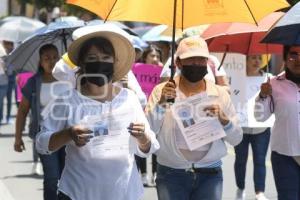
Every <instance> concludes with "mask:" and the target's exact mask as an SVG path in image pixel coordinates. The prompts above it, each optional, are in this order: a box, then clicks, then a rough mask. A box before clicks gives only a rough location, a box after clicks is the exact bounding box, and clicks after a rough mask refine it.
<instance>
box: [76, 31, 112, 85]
mask: <svg viewBox="0 0 300 200" xmlns="http://www.w3.org/2000/svg"><path fill="white" fill-rule="evenodd" d="M92 46H95V47H96V48H97V49H98V50H99V51H102V52H103V53H105V54H109V55H113V57H115V50H114V47H113V45H112V43H111V42H110V41H109V40H108V39H106V38H103V37H95V38H91V39H88V40H87V41H85V42H84V43H83V44H82V46H81V47H79V48H80V50H79V54H78V70H77V72H76V75H77V77H78V76H80V75H82V74H83V73H84V72H83V60H84V59H85V56H86V53H87V52H88V50H89V49H90V48H91V47H92ZM85 82H86V79H85V78H82V79H81V82H80V84H81V85H83V84H84V83H85Z"/></svg>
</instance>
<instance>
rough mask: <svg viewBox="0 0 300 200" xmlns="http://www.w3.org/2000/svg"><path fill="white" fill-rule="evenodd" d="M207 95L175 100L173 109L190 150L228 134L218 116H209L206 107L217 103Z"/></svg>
mask: <svg viewBox="0 0 300 200" xmlns="http://www.w3.org/2000/svg"><path fill="white" fill-rule="evenodd" d="M215 103H216V102H213V101H211V100H210V99H209V97H207V96H206V95H202V94H199V95H194V96H192V97H189V98H186V99H185V100H183V101H178V102H175V103H174V104H173V105H172V107H171V111H172V114H173V116H174V118H175V120H176V122H177V124H178V127H179V129H180V131H181V134H182V135H183V137H184V139H185V141H186V143H187V146H188V148H189V150H191V151H193V150H195V149H198V148H199V147H201V146H203V145H206V144H208V143H211V142H213V141H215V140H218V139H220V138H223V137H225V136H226V134H225V131H224V130H223V126H222V125H221V123H220V122H219V120H218V118H217V117H208V116H207V115H206V112H204V111H203V110H204V108H205V107H207V106H209V105H212V104H215Z"/></svg>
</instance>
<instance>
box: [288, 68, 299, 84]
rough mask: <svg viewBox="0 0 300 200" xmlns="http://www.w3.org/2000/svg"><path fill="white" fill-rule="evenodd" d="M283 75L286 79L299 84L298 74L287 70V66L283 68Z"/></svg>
mask: <svg viewBox="0 0 300 200" xmlns="http://www.w3.org/2000/svg"><path fill="white" fill-rule="evenodd" d="M285 77H286V79H288V80H290V81H292V82H294V83H296V84H299V83H300V76H298V75H296V74H294V73H293V72H291V70H289V68H287V67H286V68H285Z"/></svg>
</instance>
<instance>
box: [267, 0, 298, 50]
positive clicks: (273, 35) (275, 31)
mask: <svg viewBox="0 0 300 200" xmlns="http://www.w3.org/2000/svg"><path fill="white" fill-rule="evenodd" d="M262 42H263V43H274V44H283V45H300V2H299V3H297V4H296V5H294V6H293V7H292V8H291V9H290V10H289V11H288V12H287V13H286V14H285V15H284V16H283V17H282V18H281V19H280V20H279V21H278V22H277V23H276V24H275V26H273V28H271V30H270V31H269V32H268V33H267V35H266V36H265V37H264V39H263V40H262Z"/></svg>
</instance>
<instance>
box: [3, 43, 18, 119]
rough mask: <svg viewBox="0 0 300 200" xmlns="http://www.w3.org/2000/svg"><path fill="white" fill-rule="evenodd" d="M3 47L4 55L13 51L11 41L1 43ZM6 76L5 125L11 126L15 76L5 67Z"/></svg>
mask: <svg viewBox="0 0 300 200" xmlns="http://www.w3.org/2000/svg"><path fill="white" fill-rule="evenodd" d="M2 44H3V47H4V48H5V50H6V54H7V55H8V54H9V53H10V52H12V51H13V50H14V43H13V42H12V41H6V40H4V41H2ZM7 75H8V87H7V93H6V100H7V108H6V123H8V124H11V123H12V119H11V108H12V94H13V91H14V90H15V87H16V75H15V74H14V72H13V71H12V70H11V69H10V67H9V66H8V67H7ZM0 119H1V120H3V116H0Z"/></svg>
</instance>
